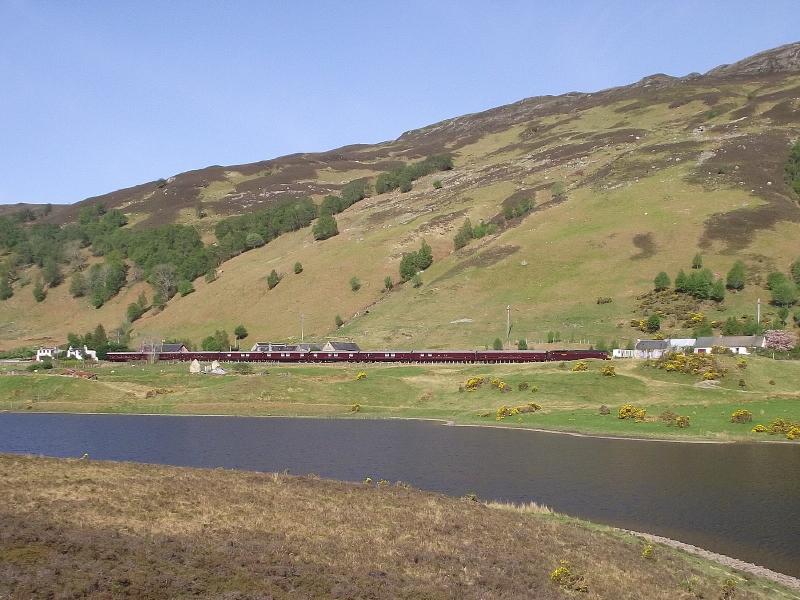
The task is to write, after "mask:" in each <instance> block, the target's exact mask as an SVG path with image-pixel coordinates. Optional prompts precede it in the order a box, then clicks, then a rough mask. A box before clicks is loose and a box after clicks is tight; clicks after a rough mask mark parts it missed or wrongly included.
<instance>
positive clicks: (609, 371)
mask: <svg viewBox="0 0 800 600" xmlns="http://www.w3.org/2000/svg"><path fill="white" fill-rule="evenodd" d="M600 372H601V373H602V374H603V376H605V377H616V376H617V372H616V370H615V369H614V365H606V366H605V367H603V368H602V369H601V370H600Z"/></svg>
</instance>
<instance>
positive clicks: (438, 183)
mask: <svg viewBox="0 0 800 600" xmlns="http://www.w3.org/2000/svg"><path fill="white" fill-rule="evenodd" d="M433 189H435V190H440V189H442V182H441V181H440V180H439V179H434V180H433Z"/></svg>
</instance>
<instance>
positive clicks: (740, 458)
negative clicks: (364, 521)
mask: <svg viewBox="0 0 800 600" xmlns="http://www.w3.org/2000/svg"><path fill="white" fill-rule="evenodd" d="M0 452H19V453H31V454H43V455H48V456H59V457H70V456H72V457H75V456H81V455H82V454H83V453H84V452H87V453H88V454H89V455H90V457H91V458H94V459H107V460H130V461H139V462H148V463H161V464H170V465H182V466H193V467H227V468H236V469H248V470H257V471H283V470H284V469H288V470H289V471H290V472H291V473H295V474H307V473H316V474H318V475H321V476H323V477H330V478H335V479H343V480H351V481H361V480H363V479H364V477H366V476H371V477H372V478H373V479H375V480H377V479H379V478H385V479H388V480H389V481H392V482H394V481H405V482H408V483H410V484H412V485H413V486H415V487H418V488H422V489H427V490H434V491H439V492H444V493H447V494H451V495H456V496H459V495H463V494H465V493H468V492H472V493H475V494H477V495H478V496H479V497H480V498H484V499H498V500H505V501H514V502H523V501H526V502H527V501H530V500H534V501H536V502H539V503H543V504H546V505H548V506H550V507H552V508H553V509H554V510H556V511H558V512H562V513H566V514H569V515H574V516H578V517H582V518H586V519H590V520H593V521H597V522H600V523H608V524H611V525H617V526H620V527H625V528H628V529H634V530H638V531H646V532H650V533H656V534H659V535H664V536H667V537H671V538H674V539H678V540H681V541H684V542H688V543H690V544H695V545H697V546H700V547H703V548H707V549H709V550H712V551H715V552H719V553H722V554H727V555H729V556H733V557H736V558H740V559H742V560H746V561H749V562H754V563H756V564H760V565H764V566H766V567H769V568H771V569H774V570H776V571H780V572H783V573H786V574H789V575H795V576H800V545H798V544H797V540H798V539H800V446H797V445H788V444H725V445H721V444H678V443H668V442H641V441H634V440H604V439H599V438H580V437H573V436H567V435H556V434H548V433H538V432H531V431H522V430H513V429H491V428H476V427H447V426H443V425H441V424H438V423H434V422H424V421H370V420H324V419H283V418H268V419H265V418H240V417H169V416H123V415H60V414H58V415H56V414H54V415H42V414H40V415H37V414H14V413H5V414H0Z"/></svg>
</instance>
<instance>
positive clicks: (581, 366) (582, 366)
mask: <svg viewBox="0 0 800 600" xmlns="http://www.w3.org/2000/svg"><path fill="white" fill-rule="evenodd" d="M588 370H589V365H588V364H586V363H585V362H584V361H582V360H579V361H578V362H576V363H575V364H574V365H573V366H572V371H574V372H576V373H577V372H578V371H588Z"/></svg>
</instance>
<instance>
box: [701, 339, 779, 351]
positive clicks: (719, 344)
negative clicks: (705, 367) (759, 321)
mask: <svg viewBox="0 0 800 600" xmlns="http://www.w3.org/2000/svg"><path fill="white" fill-rule="evenodd" d="M763 347H764V336H763V335H722V336H717V337H701V338H697V342H695V345H694V352H695V354H708V353H710V352H711V351H712V350H713V349H714V348H726V349H728V350H730V351H731V352H732V353H733V354H750V351H751V350H754V349H755V348H763Z"/></svg>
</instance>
